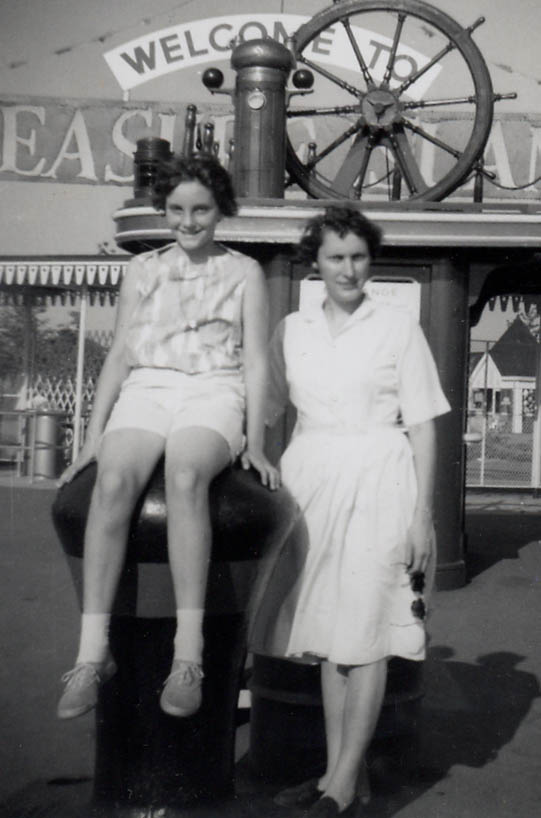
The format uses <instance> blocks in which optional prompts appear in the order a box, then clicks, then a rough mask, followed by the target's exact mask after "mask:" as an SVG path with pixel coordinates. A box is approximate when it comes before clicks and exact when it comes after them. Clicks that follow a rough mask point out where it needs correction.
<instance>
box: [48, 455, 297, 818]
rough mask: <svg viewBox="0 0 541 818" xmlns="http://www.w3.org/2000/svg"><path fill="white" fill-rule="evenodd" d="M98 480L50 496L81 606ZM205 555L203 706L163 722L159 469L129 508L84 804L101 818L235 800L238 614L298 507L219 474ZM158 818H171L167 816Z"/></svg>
mask: <svg viewBox="0 0 541 818" xmlns="http://www.w3.org/2000/svg"><path fill="white" fill-rule="evenodd" d="M95 478H96V465H95V464H91V465H89V466H88V467H87V468H86V469H84V470H83V471H82V472H80V474H78V475H77V476H76V477H75V478H74V480H73V481H72V482H71V483H69V484H67V485H65V486H63V487H62V488H61V489H60V491H59V492H58V495H57V498H56V500H55V503H54V506H53V521H54V524H55V528H56V531H57V533H58V536H59V538H60V541H61V543H62V546H63V548H64V551H65V553H66V556H67V559H68V563H69V565H70V569H71V572H72V576H73V579H74V582H75V585H76V589H77V591H78V595H79V599H80V598H81V589H82V554H83V537H84V529H85V524H86V518H87V514H88V507H89V502H90V496H91V493H92V489H93V486H94V482H95ZM210 508H211V521H212V530H213V546H212V554H211V565H210V572H209V582H208V590H207V600H206V612H205V620H204V625H203V628H204V637H205V650H204V657H203V669H204V673H205V678H204V680H203V704H202V707H201V709H200V711H199V712H198V713H197V714H195V715H194V716H191V717H189V718H185V719H179V718H173V717H171V716H168V715H165V714H164V713H162V711H161V710H160V708H159V695H160V691H161V688H162V686H163V683H164V681H165V678H166V677H167V675H168V673H169V670H170V667H171V661H172V652H173V637H174V632H175V627H176V619H175V607H176V606H175V601H174V596H173V588H172V582H171V577H170V572H169V565H168V558H167V536H166V508H165V494H164V474H163V460H162V462H161V463H160V464H158V466H157V468H156V470H155V472H154V474H153V476H152V478H151V480H150V482H149V484H148V486H147V489H146V490H145V491H144V492H143V495H142V498H141V500H140V502H139V504H138V506H137V507H136V509H135V512H134V515H133V520H132V526H131V529H130V534H129V542H128V553H127V559H126V565H125V569H124V572H123V575H122V579H121V582H120V586H119V589H118V593H117V597H116V600H115V606H114V610H113V616H112V620H111V630H110V635H111V649H112V652H113V655H114V657H115V660H116V662H117V665H118V672H117V674H116V675H115V676H114V677H113V679H111V680H110V681H109V682H107V683H106V684H104V685H103V686H102V687H101V688H100V694H99V700H98V706H97V709H96V760H95V777H94V794H93V801H94V805H95V807H96V809H97V810H98V811H102V814H104V815H111V816H113V815H119V814H122V815H124V814H126V811H128V814H133V815H134V816H135V815H139V814H141V810H144V812H143V814H150V813H151V812H152V811H153V810H154V811H155V810H160V809H163V810H166V811H167V810H173V811H174V810H175V809H182V808H183V807H187V806H193V805H194V804H199V803H200V802H203V801H208V800H211V801H218V800H220V799H223V798H227V797H228V796H231V795H232V794H233V789H234V744H235V728H236V711H237V701H238V694H239V690H240V685H241V680H242V674H243V670H244V663H245V658H246V609H247V605H248V601H249V596H250V591H251V587H252V584H253V579H254V577H255V574H256V571H257V565H258V560H259V558H260V557H262V556H263V555H264V554H265V552H266V551H267V550H268V548H269V547H270V545H271V543H272V544H275V543H277V542H280V541H283V540H284V539H285V537H286V536H287V534H288V532H289V530H290V529H291V527H292V525H293V523H294V521H295V517H296V506H295V503H294V501H293V500H292V498H291V497H290V495H289V494H288V493H287V491H286V490H285V489H283V488H282V489H279V490H277V491H273V492H271V491H269V490H268V489H266V488H265V487H263V486H262V485H261V483H260V482H259V478H258V477H257V476H256V475H255V474H254V473H253V472H246V471H244V470H242V469H240V468H233V467H232V468H228V469H226V470H225V471H224V472H222V473H221V474H220V475H219V476H218V477H217V478H216V479H215V480H214V481H213V483H212V484H211V487H210ZM166 814H169V813H168V812H167V813H166Z"/></svg>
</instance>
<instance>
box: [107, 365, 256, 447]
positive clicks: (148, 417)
mask: <svg viewBox="0 0 541 818" xmlns="http://www.w3.org/2000/svg"><path fill="white" fill-rule="evenodd" d="M244 413H245V398H244V381H243V379H242V375H241V374H240V373H238V372H236V371H235V372H231V374H229V373H227V372H225V373H224V372H223V371H222V372H219V373H216V372H208V373H207V372H204V373H198V374H196V375H187V374H186V373H184V372H179V371H177V370H175V369H158V368H151V367H140V368H137V369H133V370H132V371H131V372H130V374H129V375H128V377H127V378H126V380H125V381H124V383H123V384H122V387H121V389H120V394H119V396H118V398H117V401H116V403H115V404H114V406H113V409H112V411H111V415H110V417H109V420H108V422H107V425H106V427H105V429H104V432H103V434H104V435H106V434H108V433H109V432H113V431H117V430H119V429H144V430H145V431H147V432H155V433H156V434H158V435H161V436H162V437H163V438H168V437H169V436H170V435H171V434H172V433H173V432H175V431H177V430H178V429H185V428H186V427H188V426H203V427H204V428H207V429H212V430H214V431H215V432H218V434H220V435H221V436H222V437H223V438H225V440H226V441H227V444H228V446H229V449H230V452H231V458H232V459H233V460H234V459H235V458H236V457H237V455H238V454H240V452H241V451H242V449H243V445H244V435H243V426H244Z"/></svg>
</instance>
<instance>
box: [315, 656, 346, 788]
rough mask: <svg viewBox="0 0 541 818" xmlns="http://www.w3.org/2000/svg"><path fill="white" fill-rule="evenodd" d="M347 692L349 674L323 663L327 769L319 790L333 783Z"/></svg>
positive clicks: (339, 748)
mask: <svg viewBox="0 0 541 818" xmlns="http://www.w3.org/2000/svg"><path fill="white" fill-rule="evenodd" d="M346 690H347V672H343V669H342V672H341V669H340V667H339V666H338V665H335V664H334V663H333V662H322V663H321V693H322V698H323V713H324V716H325V742H326V746H327V767H326V769H325V773H324V775H323V776H322V777H321V778H320V780H319V784H318V786H319V789H320V790H325V789H326V788H327V786H328V784H329V782H330V781H331V778H332V774H333V772H334V770H335V767H336V765H337V763H338V759H339V756H340V750H341V747H342V727H343V721H344V707H345V701H346Z"/></svg>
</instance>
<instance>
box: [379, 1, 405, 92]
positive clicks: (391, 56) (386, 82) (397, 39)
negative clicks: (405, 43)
mask: <svg viewBox="0 0 541 818" xmlns="http://www.w3.org/2000/svg"><path fill="white" fill-rule="evenodd" d="M405 19H406V15H405V14H404V12H402V11H401V12H399V14H398V22H397V24H396V29H395V32H394V37H393V44H392V46H391V52H390V54H389V59H388V60H387V67H386V69H385V74H384V77H383V83H382V84H383V87H384V88H388V87H389V82H390V79H391V74H392V73H393V68H394V61H395V59H396V51H397V49H398V43H399V42H400V35H401V34H402V27H403V25H404V20H405Z"/></svg>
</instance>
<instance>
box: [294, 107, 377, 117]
mask: <svg viewBox="0 0 541 818" xmlns="http://www.w3.org/2000/svg"><path fill="white" fill-rule="evenodd" d="M360 112H361V110H360V106H359V105H336V106H334V107H333V108H295V109H294V110H293V111H287V114H286V115H287V116H288V118H290V119H291V118H294V117H299V116H332V115H335V116H341V115H345V114H357V115H359V114H360Z"/></svg>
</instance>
